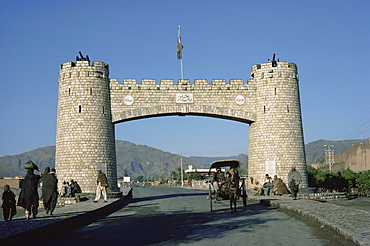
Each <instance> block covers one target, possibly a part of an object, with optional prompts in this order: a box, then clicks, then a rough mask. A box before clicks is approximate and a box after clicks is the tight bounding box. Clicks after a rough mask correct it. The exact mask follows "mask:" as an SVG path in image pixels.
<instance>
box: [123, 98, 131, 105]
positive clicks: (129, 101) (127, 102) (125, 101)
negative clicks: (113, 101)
mask: <svg viewBox="0 0 370 246" xmlns="http://www.w3.org/2000/svg"><path fill="white" fill-rule="evenodd" d="M123 102H124V103H125V104H126V105H129V106H130V105H132V104H134V98H133V97H132V96H125V98H124V99H123Z"/></svg>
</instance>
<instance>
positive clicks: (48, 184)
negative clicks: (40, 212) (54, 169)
mask: <svg viewBox="0 0 370 246" xmlns="http://www.w3.org/2000/svg"><path fill="white" fill-rule="evenodd" d="M57 199H58V179H57V178H56V177H55V175H54V173H51V172H50V168H49V167H46V168H45V172H44V176H43V177H42V201H43V203H44V208H45V210H46V213H47V214H48V213H49V212H50V215H53V212H54V209H55V207H56V205H57Z"/></svg>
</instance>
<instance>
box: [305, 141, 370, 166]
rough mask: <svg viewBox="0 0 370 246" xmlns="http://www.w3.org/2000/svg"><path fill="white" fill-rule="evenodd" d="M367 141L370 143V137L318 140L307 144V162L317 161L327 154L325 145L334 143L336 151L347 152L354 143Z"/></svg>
mask: <svg viewBox="0 0 370 246" xmlns="http://www.w3.org/2000/svg"><path fill="white" fill-rule="evenodd" d="M361 142H365V143H366V144H369V139H363V140H361V139H351V140H339V141H330V140H317V141H314V142H311V143H308V144H306V145H305V150H306V162H307V164H311V163H317V162H318V159H320V158H321V157H323V156H324V155H325V147H324V145H333V146H334V153H344V152H346V151H347V150H348V149H349V148H350V147H351V146H352V144H359V143H361Z"/></svg>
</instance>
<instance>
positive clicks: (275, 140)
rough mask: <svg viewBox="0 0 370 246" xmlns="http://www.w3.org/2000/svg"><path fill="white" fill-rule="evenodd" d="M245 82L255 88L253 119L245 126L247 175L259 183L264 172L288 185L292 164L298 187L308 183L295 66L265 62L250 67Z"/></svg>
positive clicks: (285, 63) (292, 64)
mask: <svg viewBox="0 0 370 246" xmlns="http://www.w3.org/2000/svg"><path fill="white" fill-rule="evenodd" d="M248 83H249V84H250V85H251V86H253V88H255V90H256V91H255V92H256V94H255V97H254V100H255V104H254V107H255V108H254V109H253V111H254V112H255V113H256V115H257V119H256V121H255V122H253V123H252V124H251V125H250V128H249V148H248V149H249V150H248V166H249V177H253V178H255V179H256V180H258V181H259V182H260V183H261V182H263V180H264V177H265V175H266V174H269V175H270V176H272V177H273V175H278V177H280V178H282V179H283V181H284V182H286V184H288V183H287V182H288V172H289V170H290V168H291V167H293V166H294V167H296V169H297V170H298V171H299V172H300V174H301V176H302V180H303V183H302V184H301V185H300V187H301V188H306V187H307V186H308V180H307V168H306V157H305V150H304V141H303V129H302V118H301V106H300V98H299V87H298V72H297V66H296V64H294V63H287V62H276V61H275V59H274V60H273V61H269V62H267V63H262V64H258V65H254V66H253V67H252V68H251V79H250V80H249V81H248Z"/></svg>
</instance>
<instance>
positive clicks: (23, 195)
mask: <svg viewBox="0 0 370 246" xmlns="http://www.w3.org/2000/svg"><path fill="white" fill-rule="evenodd" d="M23 166H24V168H26V169H27V174H26V176H25V178H24V181H23V184H22V189H21V192H20V194H19V198H18V204H17V205H18V206H20V207H22V208H24V209H25V214H26V219H29V218H30V216H31V213H32V215H33V218H36V215H37V213H38V208H39V193H38V186H39V180H40V179H41V177H42V173H41V172H40V171H39V170H38V167H37V166H36V165H35V164H34V163H33V162H32V161H29V162H27V163H25V164H24V165H23ZM34 170H36V171H37V172H38V173H39V175H35V174H34V173H33V171H34Z"/></svg>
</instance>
